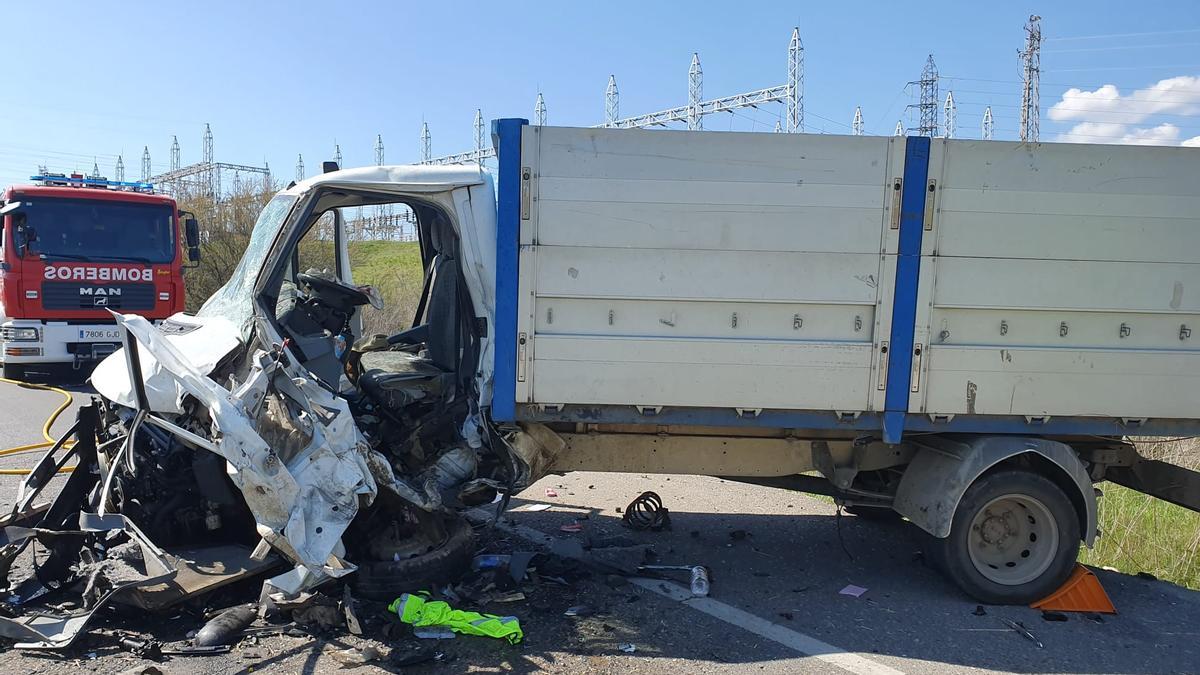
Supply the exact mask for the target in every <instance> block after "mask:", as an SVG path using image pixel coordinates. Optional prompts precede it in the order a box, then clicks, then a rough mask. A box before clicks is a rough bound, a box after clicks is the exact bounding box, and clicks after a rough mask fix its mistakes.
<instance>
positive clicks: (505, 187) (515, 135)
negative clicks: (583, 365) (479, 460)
mask: <svg viewBox="0 0 1200 675" xmlns="http://www.w3.org/2000/svg"><path fill="white" fill-rule="evenodd" d="M526 124H529V120H523V119H500V120H493V121H492V146H493V147H495V149H496V157H497V159H498V163H499V167H500V168H499V180H498V181H497V188H496V192H497V198H496V326H495V337H494V338H493V339H494V345H495V357H496V362H495V366H494V367H495V372H494V377H493V385H492V419H494V420H496V421H499V422H511V421H512V420H514V419H516V401H517V259H518V247H519V244H520V240H521V220H520V219H521V127H523V126H525V125H526Z"/></svg>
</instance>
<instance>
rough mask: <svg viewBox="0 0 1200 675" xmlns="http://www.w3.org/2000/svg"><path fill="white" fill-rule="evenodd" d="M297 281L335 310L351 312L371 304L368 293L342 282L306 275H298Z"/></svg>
mask: <svg viewBox="0 0 1200 675" xmlns="http://www.w3.org/2000/svg"><path fill="white" fill-rule="evenodd" d="M296 281H299V282H300V283H302V284H304V285H305V286H308V287H309V288H310V289H312V293H313V295H314V296H316V298H317V299H318V300H320V301H321V302H324V303H325V304H327V305H329V306H331V307H333V308H334V309H339V310H342V311H346V312H349V311H350V310H352V309H353V308H355V307H358V306H359V305H365V304H367V303H369V302H371V299H370V298H368V297H367V294H366V293H363V292H362V291H360V290H358V289H357V288H355V287H354V286H350V285H348V284H344V283H342V282H340V281H335V280H332V279H326V278H324V277H318V276H315V275H312V274H305V273H301V274H297V275H296Z"/></svg>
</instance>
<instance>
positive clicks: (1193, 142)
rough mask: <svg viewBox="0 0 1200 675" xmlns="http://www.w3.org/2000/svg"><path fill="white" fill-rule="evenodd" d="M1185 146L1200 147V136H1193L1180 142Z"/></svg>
mask: <svg viewBox="0 0 1200 675" xmlns="http://www.w3.org/2000/svg"><path fill="white" fill-rule="evenodd" d="M1180 145H1182V146H1183V147H1185V148H1200V136H1192V137H1191V138H1189V139H1187V140H1186V141H1184V142H1182V143H1180Z"/></svg>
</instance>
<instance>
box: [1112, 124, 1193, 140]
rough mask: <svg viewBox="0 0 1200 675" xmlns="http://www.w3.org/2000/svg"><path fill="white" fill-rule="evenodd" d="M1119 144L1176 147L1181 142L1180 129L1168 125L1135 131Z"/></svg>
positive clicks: (1123, 137)
mask: <svg viewBox="0 0 1200 675" xmlns="http://www.w3.org/2000/svg"><path fill="white" fill-rule="evenodd" d="M1117 142H1118V143H1123V144H1125V145H1175V144H1177V143H1178V142H1179V127H1177V126H1175V125H1174V124H1169V123H1166V124H1160V125H1158V126H1156V127H1150V128H1147V129H1133V130H1131V131H1130V132H1129V133H1127V134H1125V135H1124V136H1122V137H1121V140H1120V141H1117Z"/></svg>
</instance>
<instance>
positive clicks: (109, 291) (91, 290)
mask: <svg viewBox="0 0 1200 675" xmlns="http://www.w3.org/2000/svg"><path fill="white" fill-rule="evenodd" d="M79 294H80V295H92V296H101V295H115V296H119V295H121V289H119V288H105V287H104V286H84V287H82V288H80V289H79Z"/></svg>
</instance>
